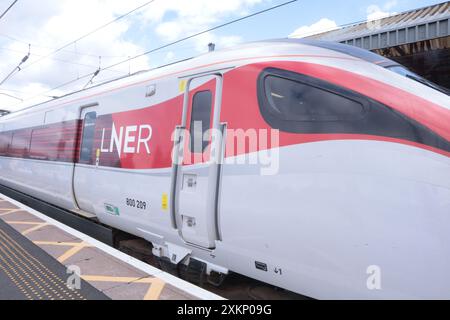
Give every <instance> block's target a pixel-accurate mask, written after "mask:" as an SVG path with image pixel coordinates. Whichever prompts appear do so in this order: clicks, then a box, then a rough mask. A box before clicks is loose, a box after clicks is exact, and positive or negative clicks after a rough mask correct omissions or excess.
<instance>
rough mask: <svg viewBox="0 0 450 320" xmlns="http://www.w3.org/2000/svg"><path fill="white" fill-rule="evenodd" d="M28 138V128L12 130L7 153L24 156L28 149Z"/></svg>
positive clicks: (29, 136)
mask: <svg viewBox="0 0 450 320" xmlns="http://www.w3.org/2000/svg"><path fill="white" fill-rule="evenodd" d="M30 139H31V132H30V131H29V130H19V131H17V132H14V133H13V134H12V141H11V144H10V147H9V150H8V153H9V154H10V155H11V156H13V157H19V158H23V157H26V156H27V155H28V152H29V150H30Z"/></svg>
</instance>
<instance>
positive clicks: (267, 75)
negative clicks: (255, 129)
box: [258, 68, 368, 133]
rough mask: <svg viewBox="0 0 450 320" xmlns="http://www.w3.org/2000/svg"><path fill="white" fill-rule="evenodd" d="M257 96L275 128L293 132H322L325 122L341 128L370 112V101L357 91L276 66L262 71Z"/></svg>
mask: <svg viewBox="0 0 450 320" xmlns="http://www.w3.org/2000/svg"><path fill="white" fill-rule="evenodd" d="M258 99H259V103H260V108H261V113H262V114H263V116H264V118H265V119H266V121H267V122H268V123H269V124H270V125H271V126H272V127H274V128H276V129H280V130H281V131H287V132H294V133H314V132H317V133H322V132H323V130H324V124H325V123H335V125H334V126H337V127H341V126H342V125H343V123H348V122H353V121H356V120H361V119H363V118H364V116H365V115H366V114H367V111H368V103H367V101H366V100H364V99H361V97H360V96H358V95H356V94H355V93H352V92H350V91H348V90H345V89H344V88H341V87H338V86H335V85H333V84H331V83H328V82H325V81H323V80H320V79H316V78H312V77H309V76H306V75H302V74H299V73H295V72H291V71H286V70H280V69H275V68H268V69H266V70H265V71H264V72H263V73H262V74H261V76H260V78H259V88H258ZM332 126H333V125H332ZM328 127H329V126H328Z"/></svg>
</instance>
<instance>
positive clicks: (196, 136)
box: [190, 91, 212, 153]
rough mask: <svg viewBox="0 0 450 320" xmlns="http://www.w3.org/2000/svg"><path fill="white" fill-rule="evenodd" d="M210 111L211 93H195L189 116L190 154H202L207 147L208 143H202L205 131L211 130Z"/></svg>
mask: <svg viewBox="0 0 450 320" xmlns="http://www.w3.org/2000/svg"><path fill="white" fill-rule="evenodd" d="M211 109H212V93H211V91H201V92H197V93H196V94H195V96H194V99H193V102H192V116H191V126H190V133H191V146H190V149H191V152H193V153H203V152H204V151H205V149H206V147H207V146H208V144H209V142H208V141H203V136H204V134H205V132H206V131H208V130H209V129H210V128H211Z"/></svg>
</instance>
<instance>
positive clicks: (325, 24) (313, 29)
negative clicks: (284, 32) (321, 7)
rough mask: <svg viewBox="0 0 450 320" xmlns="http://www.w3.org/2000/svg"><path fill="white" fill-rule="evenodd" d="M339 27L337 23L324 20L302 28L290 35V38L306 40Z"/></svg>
mask: <svg viewBox="0 0 450 320" xmlns="http://www.w3.org/2000/svg"><path fill="white" fill-rule="evenodd" d="M337 28H338V26H337V24H336V22H335V21H333V20H330V19H327V18H322V19H320V20H319V21H318V22H316V23H313V24H312V25H310V26H302V27H300V28H298V29H297V30H295V31H294V32H293V33H291V34H290V35H289V38H304V37H308V36H312V35H314V34H319V33H322V32H326V31H330V30H334V29H337Z"/></svg>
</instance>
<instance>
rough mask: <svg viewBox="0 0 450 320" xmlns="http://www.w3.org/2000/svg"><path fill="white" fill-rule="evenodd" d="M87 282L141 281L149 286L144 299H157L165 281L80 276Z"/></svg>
mask: <svg viewBox="0 0 450 320" xmlns="http://www.w3.org/2000/svg"><path fill="white" fill-rule="evenodd" d="M82 278H83V280H85V281H88V282H113V283H129V284H131V283H142V284H149V285H150V288H149V289H148V291H147V293H146V294H145V296H144V300H158V299H159V297H160V296H161V293H162V291H163V290H164V287H165V285H166V283H165V282H164V281H162V280H161V279H158V278H132V277H108V276H82Z"/></svg>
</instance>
